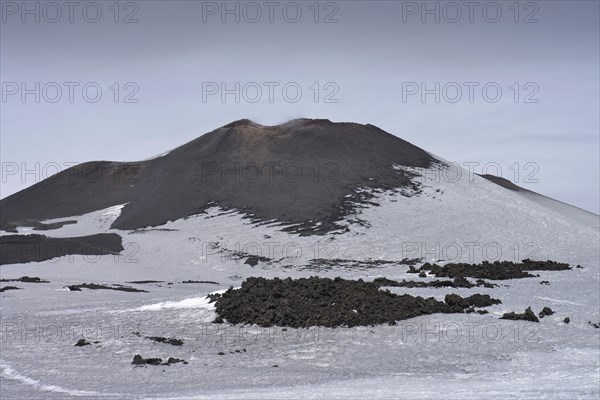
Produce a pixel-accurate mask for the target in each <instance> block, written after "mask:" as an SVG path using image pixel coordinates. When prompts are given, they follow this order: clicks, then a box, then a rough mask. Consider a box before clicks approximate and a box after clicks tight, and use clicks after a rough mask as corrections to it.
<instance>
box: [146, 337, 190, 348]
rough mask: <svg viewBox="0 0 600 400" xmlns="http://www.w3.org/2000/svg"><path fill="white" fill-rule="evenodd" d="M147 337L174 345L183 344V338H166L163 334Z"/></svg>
mask: <svg viewBox="0 0 600 400" xmlns="http://www.w3.org/2000/svg"><path fill="white" fill-rule="evenodd" d="M146 339H150V340H154V341H155V342H159V343H167V344H172V345H173V346H182V345H183V340H181V339H176V338H166V337H163V336H146Z"/></svg>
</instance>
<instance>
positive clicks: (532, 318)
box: [500, 307, 540, 322]
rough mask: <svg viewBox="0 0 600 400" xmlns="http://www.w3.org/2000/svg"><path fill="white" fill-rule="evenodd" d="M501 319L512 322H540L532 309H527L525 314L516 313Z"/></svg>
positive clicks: (512, 312) (507, 314)
mask: <svg viewBox="0 0 600 400" xmlns="http://www.w3.org/2000/svg"><path fill="white" fill-rule="evenodd" d="M500 319H510V320H515V321H516V320H523V321H531V322H540V320H539V319H538V318H537V317H536V316H535V314H534V313H533V311H532V310H531V307H527V309H526V310H525V312H524V313H523V314H516V313H515V312H514V311H511V312H509V313H506V314H504V315H503V316H502V317H500Z"/></svg>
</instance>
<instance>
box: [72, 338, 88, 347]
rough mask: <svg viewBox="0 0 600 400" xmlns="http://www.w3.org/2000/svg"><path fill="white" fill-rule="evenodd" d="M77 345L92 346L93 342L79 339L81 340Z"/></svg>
mask: <svg viewBox="0 0 600 400" xmlns="http://www.w3.org/2000/svg"><path fill="white" fill-rule="evenodd" d="M75 346H77V347H82V346H91V343H90V342H88V341H87V340H85V339H79V340H78V341H77V343H75Z"/></svg>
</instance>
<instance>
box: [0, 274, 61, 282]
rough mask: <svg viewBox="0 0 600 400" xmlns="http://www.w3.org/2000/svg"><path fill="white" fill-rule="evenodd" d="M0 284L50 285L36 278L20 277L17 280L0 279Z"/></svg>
mask: <svg viewBox="0 0 600 400" xmlns="http://www.w3.org/2000/svg"><path fill="white" fill-rule="evenodd" d="M0 282H23V283H50V282H48V281H45V280H43V279H42V278H38V277H37V276H22V277H20V278H17V279H0Z"/></svg>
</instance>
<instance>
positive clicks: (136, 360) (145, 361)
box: [131, 354, 188, 365]
mask: <svg viewBox="0 0 600 400" xmlns="http://www.w3.org/2000/svg"><path fill="white" fill-rule="evenodd" d="M162 361H163V360H162V358H158V357H150V358H143V357H142V356H141V355H139V354H136V355H135V356H134V357H133V361H132V362H131V364H133V365H171V364H177V363H183V364H187V363H188V362H187V361H185V360H182V359H180V358H173V357H169V359H168V360H167V361H166V362H162Z"/></svg>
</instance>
